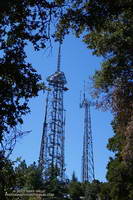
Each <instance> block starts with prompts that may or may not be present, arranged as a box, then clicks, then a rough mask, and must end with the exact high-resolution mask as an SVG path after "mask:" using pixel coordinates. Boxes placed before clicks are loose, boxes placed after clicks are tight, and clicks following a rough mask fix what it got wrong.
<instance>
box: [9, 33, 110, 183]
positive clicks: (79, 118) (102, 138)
mask: <svg viewBox="0 0 133 200" xmlns="http://www.w3.org/2000/svg"><path fill="white" fill-rule="evenodd" d="M27 53H28V61H29V62H30V63H32V64H33V66H34V68H35V69H36V70H37V71H38V73H40V74H41V76H42V79H43V81H44V82H45V83H46V78H47V76H48V75H51V74H52V73H54V72H55V70H56V66H57V53H58V45H57V44H54V43H53V49H52V51H51V50H50V49H47V50H41V51H39V52H34V51H33V48H32V47H31V46H28V47H27ZM101 61H102V58H97V57H95V56H93V55H92V53H91V51H90V50H88V49H87V47H86V45H85V44H84V43H83V42H82V41H81V39H76V38H75V37H74V36H72V35H70V36H67V37H66V39H65V41H64V43H63V46H62V56H61V70H62V71H64V73H65V75H66V79H67V82H68V83H67V87H68V88H69V90H68V91H67V92H66V93H65V94H64V105H65V109H66V128H65V137H66V138H65V164H66V173H67V176H68V178H71V175H72V173H73V171H75V173H76V176H77V177H78V179H79V180H81V156H82V143H83V125H84V124H83V122H84V118H83V116H84V115H83V110H82V109H80V108H79V103H80V91H81V90H82V89H83V83H84V80H85V81H87V80H88V77H89V76H92V75H93V74H94V72H95V70H96V69H99V68H100V63H101ZM88 88H89V87H88ZM45 99H46V94H45V93H44V94H43V92H40V93H39V96H38V97H37V98H33V99H32V100H31V101H30V108H31V113H30V114H28V115H27V116H26V117H25V120H24V125H23V126H22V127H19V128H20V129H21V130H24V131H27V130H28V131H29V130H30V131H31V133H29V134H28V135H27V136H25V137H23V138H22V139H19V141H18V142H17V145H16V147H15V149H14V151H13V154H12V156H11V158H12V159H13V160H15V159H16V158H17V157H20V156H21V157H22V159H25V160H26V162H27V164H28V165H29V164H31V163H33V162H34V161H36V162H37V161H38V157H39V150H40V142H41V135H42V128H43V121H44V113H45ZM91 119H92V134H93V149H94V164H95V178H96V179H99V180H100V181H105V180H106V179H105V175H106V165H107V162H108V160H109V156H111V152H109V151H108V150H107V148H106V145H107V141H108V138H109V137H111V136H112V134H113V131H112V128H111V125H110V122H111V120H112V115H111V114H110V113H109V112H101V111H99V110H96V109H95V108H91Z"/></svg>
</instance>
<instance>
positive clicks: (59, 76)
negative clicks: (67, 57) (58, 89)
mask: <svg viewBox="0 0 133 200" xmlns="http://www.w3.org/2000/svg"><path fill="white" fill-rule="evenodd" d="M60 69H61V41H60V42H59V50H58V60H57V70H56V72H55V73H54V74H52V75H50V76H49V77H48V78H47V81H48V82H49V84H50V85H62V86H64V85H65V84H66V83H67V81H66V77H65V74H64V72H62V71H61V70H60Z"/></svg>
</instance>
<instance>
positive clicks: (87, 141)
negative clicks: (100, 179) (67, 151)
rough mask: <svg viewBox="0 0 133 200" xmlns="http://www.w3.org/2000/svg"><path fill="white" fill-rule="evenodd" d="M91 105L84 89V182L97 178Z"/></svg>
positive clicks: (82, 104) (82, 106) (82, 105)
mask: <svg viewBox="0 0 133 200" xmlns="http://www.w3.org/2000/svg"><path fill="white" fill-rule="evenodd" d="M90 105H91V103H90V101H89V100H88V99H87V97H86V93H85V89H84V94H83V100H82V102H81V104H80V107H81V108H84V136H83V154H82V182H92V181H93V180H94V179H95V175H94V158H93V142H92V130H91V113H90Z"/></svg>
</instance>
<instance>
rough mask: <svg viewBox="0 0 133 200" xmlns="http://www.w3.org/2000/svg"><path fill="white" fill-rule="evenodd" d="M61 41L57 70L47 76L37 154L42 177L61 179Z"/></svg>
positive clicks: (62, 159) (62, 133) (63, 85)
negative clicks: (41, 129) (43, 113)
mask: <svg viewBox="0 0 133 200" xmlns="http://www.w3.org/2000/svg"><path fill="white" fill-rule="evenodd" d="M60 64H61V43H60V44H59V52H58V62H57V71H56V72H55V73H54V74H52V75H51V76H49V77H48V78H47V81H48V92H47V98H46V108H45V118H44V124H43V133H42V139H41V148H40V155H39V166H40V167H41V169H42V170H43V171H44V179H45V180H48V179H49V178H50V177H55V176H56V177H57V179H58V180H60V181H63V180H64V176H65V174H64V173H65V167H64V140H65V110H64V105H63V94H64V91H66V90H68V89H67V88H66V87H65V84H66V83H67V81H66V78H65V74H64V73H63V72H62V71H60Z"/></svg>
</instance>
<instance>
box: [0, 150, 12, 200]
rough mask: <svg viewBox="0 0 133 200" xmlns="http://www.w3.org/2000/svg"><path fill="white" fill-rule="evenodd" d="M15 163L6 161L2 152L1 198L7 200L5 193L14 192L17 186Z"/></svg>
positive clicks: (0, 161) (0, 168)
mask: <svg viewBox="0 0 133 200" xmlns="http://www.w3.org/2000/svg"><path fill="white" fill-rule="evenodd" d="M13 164H14V163H13V162H11V161H10V160H8V159H6V158H5V157H4V156H3V153H2V152H0V197H1V199H2V200H5V199H6V198H5V192H12V190H13V189H14V186H15V173H14V169H13Z"/></svg>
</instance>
